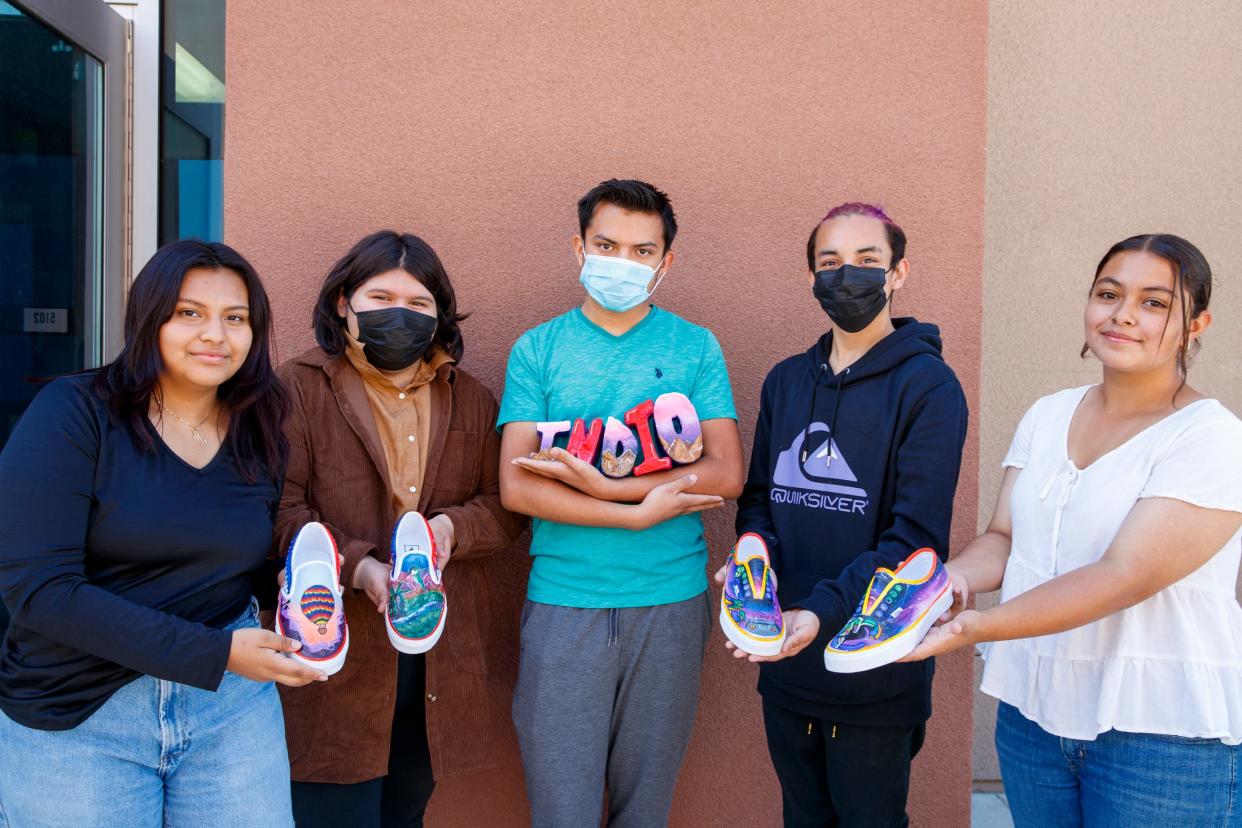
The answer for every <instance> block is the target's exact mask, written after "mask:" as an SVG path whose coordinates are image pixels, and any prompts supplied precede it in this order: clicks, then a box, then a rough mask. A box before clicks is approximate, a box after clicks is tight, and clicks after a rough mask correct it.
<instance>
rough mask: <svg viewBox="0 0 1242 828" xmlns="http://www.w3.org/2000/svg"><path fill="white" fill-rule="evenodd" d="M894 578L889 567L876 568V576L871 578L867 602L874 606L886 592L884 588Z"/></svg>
mask: <svg viewBox="0 0 1242 828" xmlns="http://www.w3.org/2000/svg"><path fill="white" fill-rule="evenodd" d="M892 580H893V573H891V572H889V571H888V570H887V569H879V570H876V573H875V576H874V577H873V578H872V579H871V586H870V587H869V588H868V589H867V604H868V605H869V606H874V605H875V603H876V602H877V601H879V600H880V596H881V595H883V594H884V588H885V587H886V586H888V585H889V583H890V582H891V581H892Z"/></svg>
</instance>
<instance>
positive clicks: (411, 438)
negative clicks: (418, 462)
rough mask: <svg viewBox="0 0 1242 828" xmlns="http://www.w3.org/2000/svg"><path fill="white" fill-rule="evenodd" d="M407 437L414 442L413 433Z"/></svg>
mask: <svg viewBox="0 0 1242 828" xmlns="http://www.w3.org/2000/svg"><path fill="white" fill-rule="evenodd" d="M405 439H407V440H409V441H410V442H411V443H412V442H414V435H413V434H411V435H410V436H409V437H406V438H405Z"/></svg>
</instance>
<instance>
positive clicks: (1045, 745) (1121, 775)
mask: <svg viewBox="0 0 1242 828" xmlns="http://www.w3.org/2000/svg"><path fill="white" fill-rule="evenodd" d="M996 752H997V754H998V755H999V757H1000V766H1001V777H1002V779H1004V782H1005V796H1006V798H1007V799H1008V800H1009V810H1010V813H1011V814H1012V815H1013V823H1014V826H1015V828H1077V826H1085V828H1132V826H1137V825H1167V826H1191V825H1193V826H1196V828H1198V827H1199V826H1203V828H1206V827H1207V826H1233V827H1234V828H1236V827H1237V826H1242V798H1240V797H1239V793H1238V787H1239V782H1240V780H1239V779H1238V775H1239V772H1240V771H1242V746H1239V745H1226V744H1225V743H1223V742H1221V741H1220V740H1219V739H1191V738H1187V737H1183V736H1160V735H1156V734H1153V733H1126V732H1124V731H1120V730H1110V731H1108V732H1106V733H1101V734H1100V735H1099V736H1097V737H1096V738H1095V739H1094V740H1093V741H1089V742H1088V741H1080V740H1078V739H1062V738H1060V737H1059V736H1054V735H1052V734H1051V733H1049V732H1047V731H1046V730H1044V729H1043V728H1041V727H1040V726H1039V725H1037V724H1035V722H1032V721H1031V720H1030V719H1028V718H1026V717H1025V716H1023V715H1022V714H1021V713H1020V712H1018V709H1017V708H1015V707H1013V706H1012V705H1008V704H1005V703H1004V702H1001V705H1000V710H999V711H998V712H997V715H996Z"/></svg>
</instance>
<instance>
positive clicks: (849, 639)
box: [824, 549, 953, 673]
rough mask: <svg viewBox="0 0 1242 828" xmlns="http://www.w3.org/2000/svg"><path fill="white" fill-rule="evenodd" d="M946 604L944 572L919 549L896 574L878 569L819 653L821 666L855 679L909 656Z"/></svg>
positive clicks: (928, 553) (948, 598)
mask: <svg viewBox="0 0 1242 828" xmlns="http://www.w3.org/2000/svg"><path fill="white" fill-rule="evenodd" d="M952 604H953V590H952V588H951V587H950V584H949V572H948V570H946V569H945V568H944V565H943V564H941V563H940V559H939V558H938V557H936V553H935V552H933V551H932V550H931V549H920V550H919V551H917V552H915V553H914V554H913V555H911V556H910V557H908V558H906V559H905V560H904V561H902V562H901V565H900V566H898V567H897V569H896V570H891V569H885V568H884V567H880V568H879V569H877V570H876V571H875V575H873V576H872V577H871V583H870V584H869V585H868V586H867V594H866V595H864V596H863V599H862V601H861V602H860V603H859V604H858V609H856V610H854V615H853V616H852V617H851V618H850V620H849V621H847V622H845V626H844V627H842V628H841V632H839V633H837V635H836V637H835V638H833V639H832V641H830V642H829V643H828V646H827V647H826V648H825V649H824V666H825V667H827V668H828V669H829V670H831V671H832V672H834V673H859V672H862V671H863V670H873V669H875V668H876V667H882V666H884V665H885V664H888V663H890V662H893V661H896V660H897V659H899V658H901V657H902V656H905V655H909V654H910V651H911V650H913V649H914V648H915V647H917V646H918V644H919V642H920V641H922V640H923V636H924V635H926V634H927V630H928V629H929V628H930V627H931V625H932V624H933V623H934V622H935V621H936V619H937V618H939V617H940V615H941V613H943V612H944V611H945V610H947V609H948V608H949V607H950V606H951V605H952Z"/></svg>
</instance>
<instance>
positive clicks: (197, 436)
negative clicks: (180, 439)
mask: <svg viewBox="0 0 1242 828" xmlns="http://www.w3.org/2000/svg"><path fill="white" fill-rule="evenodd" d="M160 408H162V409H164V410H165V411H166V412H168V413H169V414H171V415H173V419H175V420H176V421H177V422H179V423H181V424H182V425H183V426H185V427H186V428H188V429H189V430H190V434H191V435H192V436H193V437H194V439H195V441H196V442H199V443H202V444H203V445H207V438H205V437H203V435H202V434H200V433H199V431H198V430H199V429H200V428H202V427H203V425H204V424H205V423H206V422H207V421H208V420H210V419H211V418H212V414H208V415H207V416H206V417H204V418H203V422H201V423H199V424H198V425H194V423H191V422H190V421H189V420H186V419H184V418H182V417H181V415H179V414H178V413H177V412H176V411H173V410H172V409H171V408H169V407H168V406H166V405H161V406H160ZM214 413H215V412H213V414H214Z"/></svg>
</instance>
